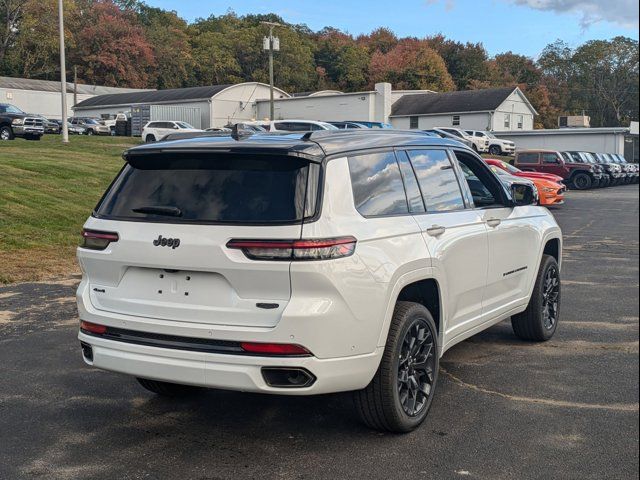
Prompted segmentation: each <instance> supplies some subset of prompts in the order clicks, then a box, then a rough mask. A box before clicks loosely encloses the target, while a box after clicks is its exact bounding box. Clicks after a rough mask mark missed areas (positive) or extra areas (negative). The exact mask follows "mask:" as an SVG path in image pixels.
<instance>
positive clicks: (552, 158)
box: [542, 153, 560, 165]
mask: <svg viewBox="0 0 640 480" xmlns="http://www.w3.org/2000/svg"><path fill="white" fill-rule="evenodd" d="M542 163H546V164H552V165H553V164H556V165H557V164H558V163H560V159H559V158H558V155H556V154H555V153H543V154H542Z"/></svg>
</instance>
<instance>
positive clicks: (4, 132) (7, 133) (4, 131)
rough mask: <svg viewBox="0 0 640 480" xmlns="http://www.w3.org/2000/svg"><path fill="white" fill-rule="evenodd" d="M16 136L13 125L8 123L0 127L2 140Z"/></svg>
mask: <svg viewBox="0 0 640 480" xmlns="http://www.w3.org/2000/svg"><path fill="white" fill-rule="evenodd" d="M14 138H15V137H14V136H13V130H11V127H9V126H7V125H5V126H4V127H0V141H6V140H13V139H14Z"/></svg>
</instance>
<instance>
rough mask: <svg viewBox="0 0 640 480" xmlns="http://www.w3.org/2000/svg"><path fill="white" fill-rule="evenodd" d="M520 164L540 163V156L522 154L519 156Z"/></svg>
mask: <svg viewBox="0 0 640 480" xmlns="http://www.w3.org/2000/svg"><path fill="white" fill-rule="evenodd" d="M518 163H529V164H535V163H538V154H537V153H520V154H518Z"/></svg>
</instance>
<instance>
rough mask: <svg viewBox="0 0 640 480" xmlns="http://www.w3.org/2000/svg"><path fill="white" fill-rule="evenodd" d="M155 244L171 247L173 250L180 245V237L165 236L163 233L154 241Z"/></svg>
mask: <svg viewBox="0 0 640 480" xmlns="http://www.w3.org/2000/svg"><path fill="white" fill-rule="evenodd" d="M153 244H154V245H155V246H156V247H171V249H172V250H175V249H176V248H178V247H179V246H180V239H179V238H164V237H163V236H162V235H159V236H158V238H156V239H155V240H154V241H153Z"/></svg>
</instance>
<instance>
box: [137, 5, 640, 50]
mask: <svg viewBox="0 0 640 480" xmlns="http://www.w3.org/2000/svg"><path fill="white" fill-rule="evenodd" d="M146 2H147V4H149V5H152V6H155V7H161V8H164V9H166V10H175V11H176V12H177V13H178V14H179V15H180V16H181V17H182V18H185V19H186V20H188V21H193V20H195V19H196V18H206V17H208V16H210V15H212V14H213V15H216V16H217V15H222V14H224V13H226V12H227V11H228V10H229V9H231V10H233V11H234V12H236V13H237V14H238V15H245V14H248V13H276V14H278V15H280V16H281V17H282V18H284V20H285V21H287V22H289V23H304V24H306V25H307V26H309V27H310V28H311V29H312V30H320V29H322V28H323V27H326V26H331V27H335V28H339V29H340V30H343V31H346V32H349V33H351V34H353V35H358V34H361V33H369V32H371V31H372V30H374V29H375V28H377V27H381V26H382V27H388V28H390V29H391V30H393V31H394V32H395V33H396V34H397V35H398V36H400V37H403V36H415V37H424V36H428V35H433V34H436V33H442V34H444V35H445V36H447V37H448V38H452V39H454V40H458V41H463V42H467V41H468V42H474V43H475V42H481V43H483V44H484V46H485V48H486V49H487V51H488V52H489V54H490V55H495V54H497V53H501V52H506V51H509V50H510V51H513V52H515V53H519V54H523V55H528V56H530V57H533V58H536V57H537V56H538V55H539V54H540V52H541V51H542V49H543V48H544V47H545V46H546V45H547V44H549V43H551V42H554V41H555V40H557V39H562V40H564V41H566V42H567V43H569V45H571V46H577V45H580V44H581V43H583V42H585V41H587V40H592V39H608V38H612V37H615V36H618V35H623V36H627V37H632V38H634V39H636V40H637V39H638V0H475V1H474V0H402V1H397V0H396V1H393V0H313V1H311V0H236V1H229V0H179V1H177V0H146Z"/></svg>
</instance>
